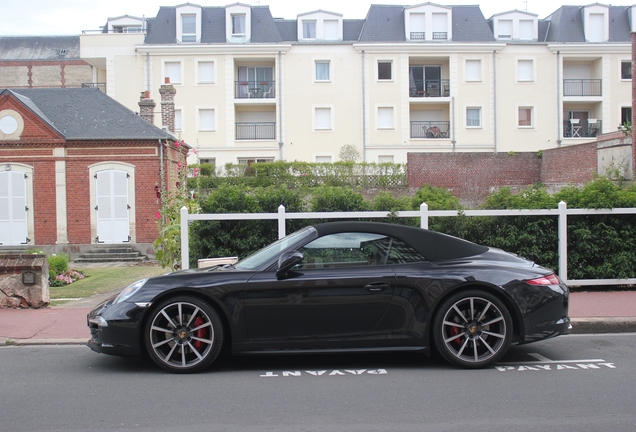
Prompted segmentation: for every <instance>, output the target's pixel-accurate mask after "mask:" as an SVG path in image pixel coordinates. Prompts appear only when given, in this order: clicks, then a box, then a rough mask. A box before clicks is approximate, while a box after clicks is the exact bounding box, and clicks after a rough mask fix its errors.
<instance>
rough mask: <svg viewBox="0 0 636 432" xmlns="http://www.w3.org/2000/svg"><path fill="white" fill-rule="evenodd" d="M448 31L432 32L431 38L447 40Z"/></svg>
mask: <svg viewBox="0 0 636 432" xmlns="http://www.w3.org/2000/svg"><path fill="white" fill-rule="evenodd" d="M447 39H448V32H433V40H447Z"/></svg>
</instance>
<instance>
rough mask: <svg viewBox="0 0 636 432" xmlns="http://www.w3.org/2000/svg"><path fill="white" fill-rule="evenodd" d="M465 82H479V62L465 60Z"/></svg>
mask: <svg viewBox="0 0 636 432" xmlns="http://www.w3.org/2000/svg"><path fill="white" fill-rule="evenodd" d="M466 81H481V60H466Z"/></svg>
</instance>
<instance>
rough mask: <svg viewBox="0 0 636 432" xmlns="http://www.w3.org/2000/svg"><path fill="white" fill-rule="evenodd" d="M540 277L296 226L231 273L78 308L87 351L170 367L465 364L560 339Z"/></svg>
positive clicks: (345, 225) (557, 290) (357, 233)
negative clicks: (378, 358) (388, 358)
mask: <svg viewBox="0 0 636 432" xmlns="http://www.w3.org/2000/svg"><path fill="white" fill-rule="evenodd" d="M568 294H569V291H568V288H567V286H566V285H565V284H564V283H563V282H562V281H561V280H560V279H559V278H558V276H556V275H555V274H554V273H553V272H552V271H551V270H548V269H546V268H543V267H541V266H539V265H536V264H535V263H533V262H531V261H528V260H525V259H522V258H520V257H517V256H516V255H513V254H510V253H507V252H504V251H502V250H499V249H494V248H488V247H485V246H480V245H478V244H475V243H471V242H468V241H466V240H462V239H459V238H456V237H452V236H448V235H445V234H441V233H437V232H433V231H429V230H425V229H420V228H413V227H408V226H402V225H393V224H385V223H374V222H333V223H325V224H317V225H313V226H308V227H305V228H303V229H301V230H299V231H297V232H295V233H293V234H290V235H288V236H286V237H284V238H282V239H280V240H278V241H276V242H274V243H272V244H270V245H269V246H266V247H265V248H263V249H261V250H260V251H258V252H256V253H254V254H253V255H251V256H248V257H247V258H245V259H243V260H241V261H239V262H238V263H236V264H235V265H222V266H216V267H211V268H206V269H195V270H184V271H178V272H174V273H170V274H167V275H164V276H159V277H154V278H150V279H143V280H140V281H137V282H135V283H133V284H131V285H130V286H128V287H127V288H125V289H124V290H123V291H122V292H121V293H120V294H119V295H117V296H115V297H112V298H110V299H108V300H107V301H105V302H104V303H102V304H100V305H98V306H97V307H96V308H95V309H94V310H92V311H91V312H90V313H89V314H88V317H87V318H88V326H89V328H90V332H91V339H90V340H89V341H88V346H89V347H90V348H91V349H93V350H94V351H96V352H100V353H106V354H113V355H120V356H143V355H146V354H147V355H148V356H149V357H150V358H151V359H152V360H153V361H154V362H155V363H156V364H158V365H159V366H160V367H162V368H164V369H167V370H169V371H171V372H181V373H185V372H196V371H200V370H202V369H205V368H207V367H208V366H210V365H211V364H212V363H213V362H214V361H215V359H216V358H217V357H218V355H219V353H220V351H221V349H222V348H224V347H226V348H228V349H229V350H231V352H232V353H233V354H237V355H238V354H258V353H276V352H279V353H323V352H354V351H361V352H365V351H366V352H369V351H386V350H394V351H416V350H418V351H423V352H425V353H429V352H430V351H431V350H432V349H436V350H437V351H438V352H439V353H440V354H441V355H442V356H443V357H444V358H445V359H446V360H448V361H449V362H451V363H453V364H455V365H459V366H461V367H465V368H482V367H485V366H489V365H492V364H494V363H495V362H497V361H498V360H499V359H500V358H501V357H502V356H503V355H504V354H505V353H506V351H507V350H508V347H509V346H510V344H511V343H519V344H525V343H530V342H535V341H539V340H542V339H546V338H550V337H554V336H557V335H560V334H566V333H568V332H569V331H570V329H571V325H570V320H569V318H568Z"/></svg>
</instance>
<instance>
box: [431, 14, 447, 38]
mask: <svg viewBox="0 0 636 432" xmlns="http://www.w3.org/2000/svg"><path fill="white" fill-rule="evenodd" d="M446 39H448V14H447V13H446V12H444V13H433V40H446Z"/></svg>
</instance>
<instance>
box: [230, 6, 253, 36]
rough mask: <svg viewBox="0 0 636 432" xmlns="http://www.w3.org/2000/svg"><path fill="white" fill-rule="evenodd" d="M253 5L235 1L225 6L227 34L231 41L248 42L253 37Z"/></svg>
mask: <svg viewBox="0 0 636 432" xmlns="http://www.w3.org/2000/svg"><path fill="white" fill-rule="evenodd" d="M251 14H252V7H251V6H249V5H246V4H243V3H235V4H233V5H230V6H226V7H225V34H226V37H227V41H228V42H230V43H246V42H249V41H250V39H251V37H252V34H251V33H252V32H251V28H252V18H251V17H252V15H251Z"/></svg>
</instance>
